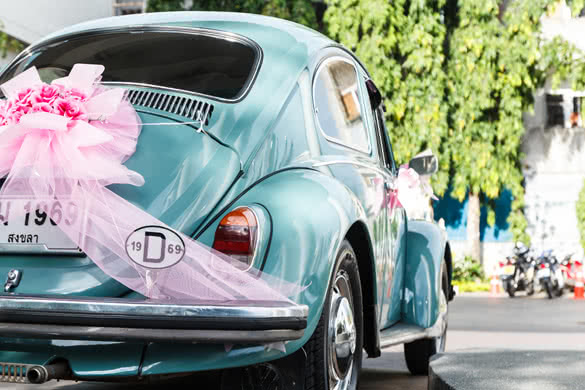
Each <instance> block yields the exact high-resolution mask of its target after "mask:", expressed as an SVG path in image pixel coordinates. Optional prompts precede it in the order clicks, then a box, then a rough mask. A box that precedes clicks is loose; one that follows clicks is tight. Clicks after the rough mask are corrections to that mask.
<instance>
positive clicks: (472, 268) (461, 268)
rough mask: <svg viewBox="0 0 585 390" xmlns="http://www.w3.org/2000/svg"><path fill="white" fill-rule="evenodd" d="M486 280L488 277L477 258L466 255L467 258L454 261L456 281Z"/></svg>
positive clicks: (454, 278)
mask: <svg viewBox="0 0 585 390" xmlns="http://www.w3.org/2000/svg"><path fill="white" fill-rule="evenodd" d="M485 280H486V277H485V273H484V271H483V267H482V265H481V264H480V263H479V262H478V261H477V260H474V259H473V258H471V257H470V256H465V258H463V259H461V260H455V261H454V263H453V281H454V282H481V281H485Z"/></svg>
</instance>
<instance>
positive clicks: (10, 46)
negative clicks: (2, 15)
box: [0, 23, 25, 58]
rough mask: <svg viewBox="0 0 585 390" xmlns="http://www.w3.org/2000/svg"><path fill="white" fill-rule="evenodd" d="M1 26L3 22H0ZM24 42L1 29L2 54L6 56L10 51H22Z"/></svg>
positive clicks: (0, 52) (0, 43)
mask: <svg viewBox="0 0 585 390" xmlns="http://www.w3.org/2000/svg"><path fill="white" fill-rule="evenodd" d="M0 28H2V24H1V23H0ZM24 46H25V45H24V43H22V42H21V41H19V40H18V39H16V38H13V37H11V36H10V35H8V34H6V33H5V32H3V31H0V56H1V57H3V58H4V57H6V55H7V54H8V52H9V51H13V52H16V53H18V52H21V51H22V50H23V49H24Z"/></svg>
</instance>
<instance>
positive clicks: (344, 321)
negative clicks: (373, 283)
mask: <svg viewBox="0 0 585 390" xmlns="http://www.w3.org/2000/svg"><path fill="white" fill-rule="evenodd" d="M328 325H329V326H328V335H327V336H328V337H327V338H328V353H327V355H328V356H327V362H328V364H327V365H328V371H329V388H330V389H335V390H345V389H347V388H348V387H349V384H350V383H351V380H352V371H353V360H354V354H355V349H356V337H357V331H356V327H355V321H354V318H353V300H352V295H351V288H350V283H349V276H348V275H347V274H346V273H345V272H344V271H340V272H339V273H338V274H337V276H336V279H335V283H334V285H333V291H332V294H331V306H330V312H329V324H328Z"/></svg>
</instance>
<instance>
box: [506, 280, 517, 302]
mask: <svg viewBox="0 0 585 390" xmlns="http://www.w3.org/2000/svg"><path fill="white" fill-rule="evenodd" d="M506 292H507V293H508V295H509V296H510V298H514V295H515V294H516V289H515V288H514V284H513V283H512V281H511V280H508V282H507V283H506Z"/></svg>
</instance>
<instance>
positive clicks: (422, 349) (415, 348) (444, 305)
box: [404, 263, 449, 375]
mask: <svg viewBox="0 0 585 390" xmlns="http://www.w3.org/2000/svg"><path fill="white" fill-rule="evenodd" d="M448 288H449V275H448V274H447V266H446V265H445V263H443V265H442V266H441V295H440V297H439V315H443V317H444V319H445V327H444V328H443V333H442V334H441V335H440V336H439V337H435V338H432V339H420V340H416V341H413V342H411V343H406V344H404V358H405V359H406V366H407V367H408V371H410V373H411V374H413V375H428V373H429V361H430V360H431V356H433V355H435V354H437V353H441V352H445V345H446V343H447V319H448V314H449V303H448V300H447V291H448Z"/></svg>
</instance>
